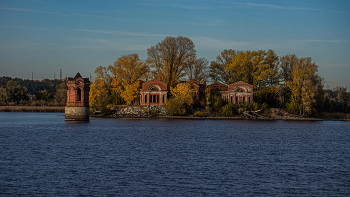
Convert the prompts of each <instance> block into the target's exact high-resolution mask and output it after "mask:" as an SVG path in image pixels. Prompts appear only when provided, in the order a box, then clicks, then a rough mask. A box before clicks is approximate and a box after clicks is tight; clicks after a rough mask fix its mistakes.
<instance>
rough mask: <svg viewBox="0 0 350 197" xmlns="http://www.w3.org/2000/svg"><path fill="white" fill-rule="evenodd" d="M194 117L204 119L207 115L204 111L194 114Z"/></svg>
mask: <svg viewBox="0 0 350 197" xmlns="http://www.w3.org/2000/svg"><path fill="white" fill-rule="evenodd" d="M193 116H195V117H204V116H205V113H204V112H202V111H196V112H194V114H193Z"/></svg>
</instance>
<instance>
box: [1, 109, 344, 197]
mask: <svg viewBox="0 0 350 197" xmlns="http://www.w3.org/2000/svg"><path fill="white" fill-rule="evenodd" d="M0 153H1V154H0V195H1V196H4V195H5V196H7V195H9V196H17V195H18V196H21V195H29V196H77V195H84V196H85V195H92V196H118V195H119V196H349V195H350V122H340V121H310V122H309V121H238V120H166V119H90V122H88V123H71V122H65V121H64V114H57V113H0Z"/></svg>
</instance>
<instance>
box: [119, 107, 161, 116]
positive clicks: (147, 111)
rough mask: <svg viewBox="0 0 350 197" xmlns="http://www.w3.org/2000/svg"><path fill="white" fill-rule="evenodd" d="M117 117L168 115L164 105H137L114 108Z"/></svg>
mask: <svg viewBox="0 0 350 197" xmlns="http://www.w3.org/2000/svg"><path fill="white" fill-rule="evenodd" d="M112 112H114V113H113V115H112V116H115V117H128V116H132V117H150V116H166V115H167V112H166V111H165V108H164V106H135V107H125V108H121V109H119V110H112Z"/></svg>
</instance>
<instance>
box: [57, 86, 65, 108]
mask: <svg viewBox="0 0 350 197" xmlns="http://www.w3.org/2000/svg"><path fill="white" fill-rule="evenodd" d="M54 100H55V102H56V103H57V104H58V105H60V106H65V105H66V101H67V85H66V83H61V84H59V85H57V86H56V92H55V95H54Z"/></svg>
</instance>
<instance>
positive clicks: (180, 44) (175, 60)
mask: <svg viewBox="0 0 350 197" xmlns="http://www.w3.org/2000/svg"><path fill="white" fill-rule="evenodd" d="M147 55H148V59H147V62H148V63H149V64H150V66H151V68H152V69H153V71H154V77H155V78H156V79H158V80H160V81H164V82H166V83H167V84H168V89H170V87H174V86H175V85H176V84H177V83H178V82H179V79H180V78H181V77H184V76H185V75H186V73H185V69H186V67H187V66H188V65H190V64H191V63H192V62H191V61H193V60H194V59H195V56H196V50H195V45H194V43H193V42H192V40H191V39H189V38H187V37H183V36H178V37H171V36H168V37H166V38H165V39H164V40H162V41H161V42H159V43H158V44H157V45H155V46H151V47H150V48H148V49H147Z"/></svg>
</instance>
